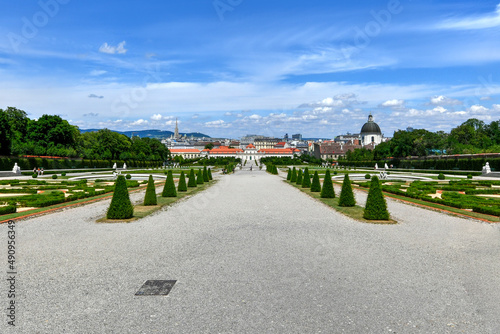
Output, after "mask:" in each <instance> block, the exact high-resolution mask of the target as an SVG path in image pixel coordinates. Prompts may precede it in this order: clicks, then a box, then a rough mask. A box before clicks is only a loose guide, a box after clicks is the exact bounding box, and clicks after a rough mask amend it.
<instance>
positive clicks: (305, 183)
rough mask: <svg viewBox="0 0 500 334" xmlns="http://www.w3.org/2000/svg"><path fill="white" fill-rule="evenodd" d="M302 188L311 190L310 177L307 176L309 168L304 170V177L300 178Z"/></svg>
mask: <svg viewBox="0 0 500 334" xmlns="http://www.w3.org/2000/svg"><path fill="white" fill-rule="evenodd" d="M302 188H311V177H310V176H309V168H307V167H306V169H305V170H304V176H303V178H302Z"/></svg>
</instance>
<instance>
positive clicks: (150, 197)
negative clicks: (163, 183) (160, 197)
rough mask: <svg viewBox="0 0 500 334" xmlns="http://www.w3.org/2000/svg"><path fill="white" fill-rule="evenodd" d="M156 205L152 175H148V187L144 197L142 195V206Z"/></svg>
mask: <svg viewBox="0 0 500 334" xmlns="http://www.w3.org/2000/svg"><path fill="white" fill-rule="evenodd" d="M157 204H158V201H157V199H156V188H155V181H154V180H153V175H149V180H148V186H147V188H146V195H144V205H145V206H152V205H157Z"/></svg>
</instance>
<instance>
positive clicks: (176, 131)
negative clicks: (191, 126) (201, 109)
mask: <svg viewBox="0 0 500 334" xmlns="http://www.w3.org/2000/svg"><path fill="white" fill-rule="evenodd" d="M174 138H175V139H179V126H178V124H177V117H176V118H175V133H174Z"/></svg>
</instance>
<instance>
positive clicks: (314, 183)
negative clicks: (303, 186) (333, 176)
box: [311, 171, 321, 193]
mask: <svg viewBox="0 0 500 334" xmlns="http://www.w3.org/2000/svg"><path fill="white" fill-rule="evenodd" d="M311 192H313V193H319V192H321V183H320V182H319V175H318V171H315V172H314V176H313V180H312V184H311Z"/></svg>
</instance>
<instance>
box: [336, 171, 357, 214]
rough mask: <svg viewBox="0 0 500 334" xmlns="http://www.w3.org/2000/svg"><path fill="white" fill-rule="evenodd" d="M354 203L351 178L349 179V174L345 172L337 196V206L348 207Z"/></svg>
mask: <svg viewBox="0 0 500 334" xmlns="http://www.w3.org/2000/svg"><path fill="white" fill-rule="evenodd" d="M355 205H356V200H355V199H354V194H353V192H352V185H351V180H349V174H345V176H344V182H343V183H342V190H341V192H340V197H339V206H344V207H346V206H347V207H349V206H355Z"/></svg>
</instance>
